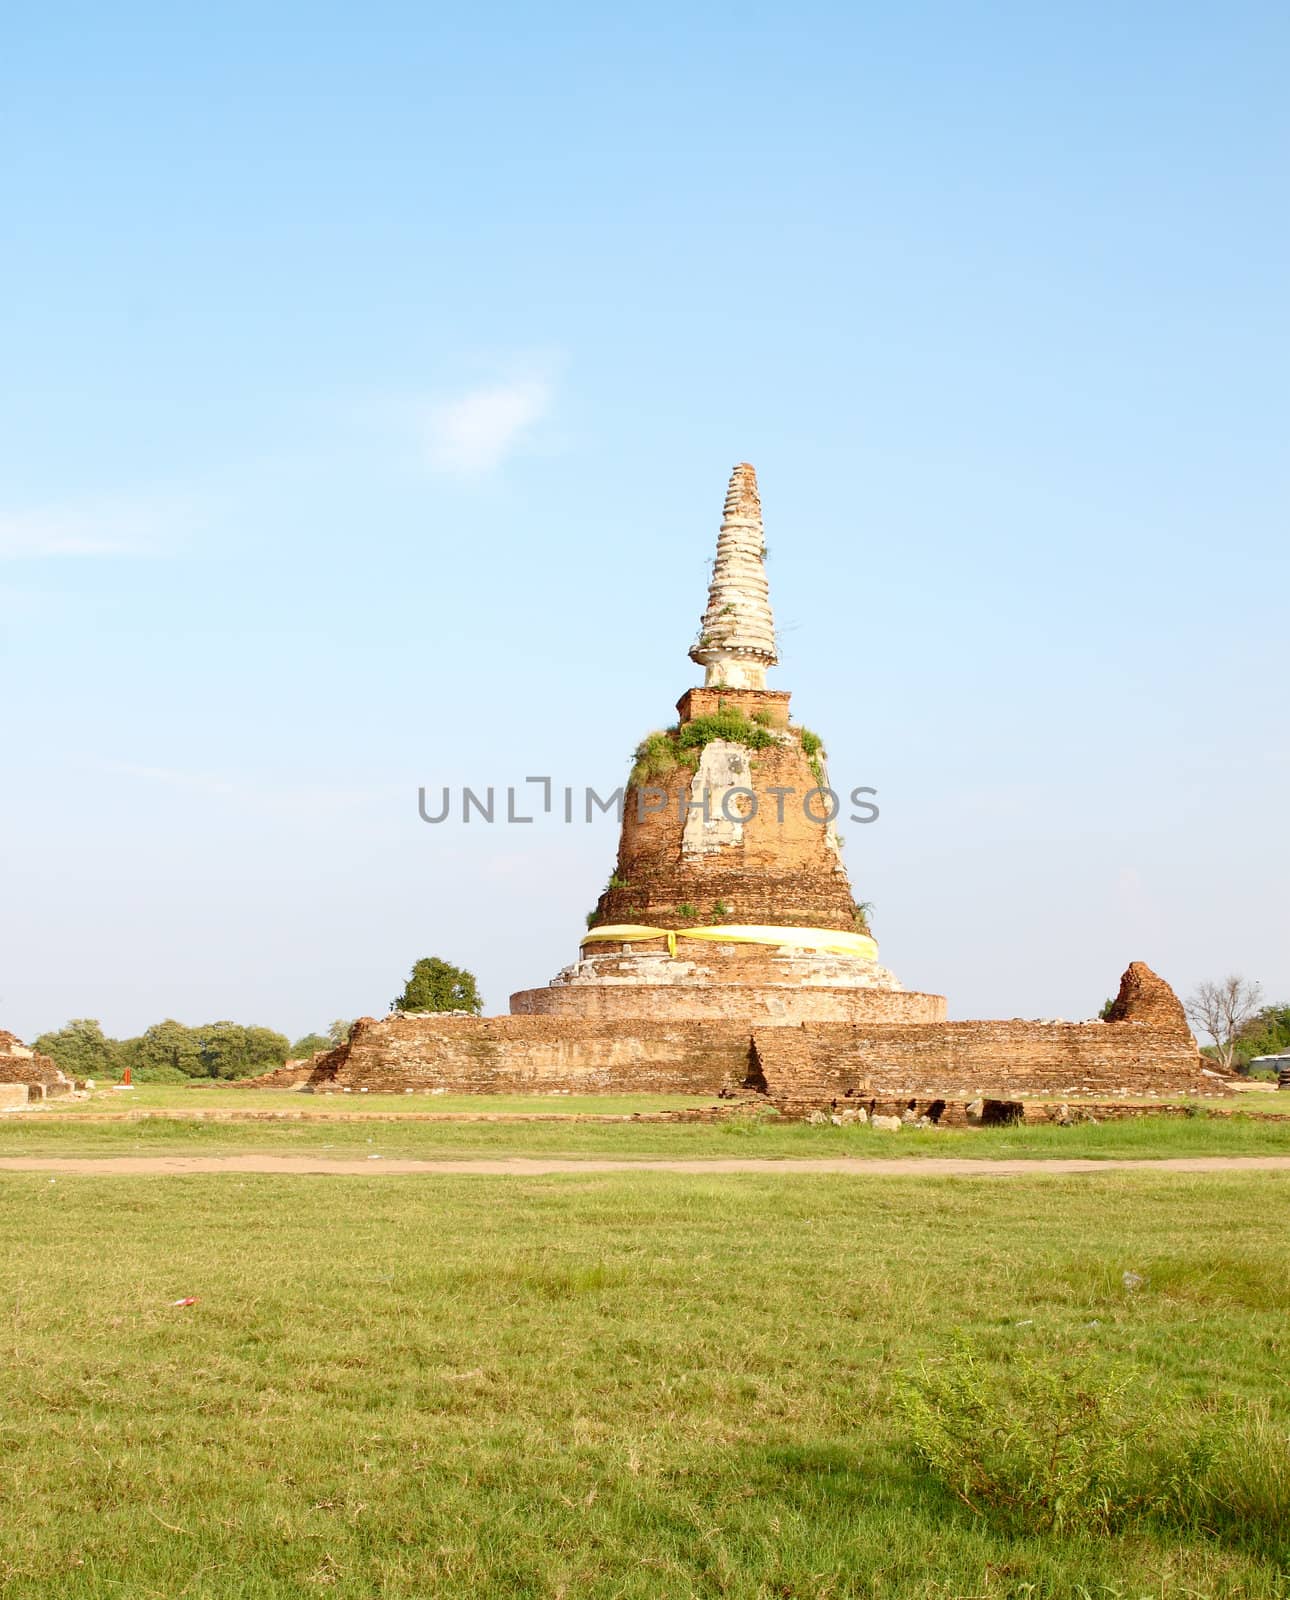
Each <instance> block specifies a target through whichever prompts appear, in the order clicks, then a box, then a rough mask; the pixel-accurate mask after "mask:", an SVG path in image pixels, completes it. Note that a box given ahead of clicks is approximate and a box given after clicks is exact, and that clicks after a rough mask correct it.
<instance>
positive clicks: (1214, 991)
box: [1185, 973, 1263, 1067]
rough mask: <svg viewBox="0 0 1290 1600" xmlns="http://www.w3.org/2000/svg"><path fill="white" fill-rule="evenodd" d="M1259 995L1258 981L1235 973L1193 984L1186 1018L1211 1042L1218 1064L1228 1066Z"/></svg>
mask: <svg viewBox="0 0 1290 1600" xmlns="http://www.w3.org/2000/svg"><path fill="white" fill-rule="evenodd" d="M1262 998H1263V989H1262V986H1261V985H1260V984H1257V983H1251V982H1250V981H1249V980H1248V979H1246V978H1238V977H1237V976H1236V974H1235V973H1232V974H1231V975H1230V976H1229V977H1226V978H1224V979H1223V980H1222V982H1220V983H1201V984H1197V986H1196V988H1195V989H1193V990H1192V992H1191V994H1190V995H1189V996H1188V999H1187V1002H1186V1006H1185V1009H1186V1012H1187V1020H1188V1021H1189V1022H1190V1023H1191V1025H1192V1027H1193V1028H1195V1029H1196V1030H1197V1031H1198V1032H1200V1033H1207V1034H1208V1035H1209V1037H1210V1038H1211V1039H1212V1040H1213V1041H1214V1052H1215V1056H1216V1059H1217V1060H1218V1062H1219V1064H1220V1065H1221V1066H1224V1067H1230V1066H1231V1065H1232V1058H1233V1056H1235V1054H1236V1049H1237V1037H1238V1035H1239V1034H1240V1032H1241V1030H1242V1028H1244V1027H1246V1026H1247V1024H1248V1023H1250V1022H1251V1021H1252V1020H1253V1018H1254V1017H1255V1016H1256V1015H1257V1014H1258V1010H1259V1002H1260V1001H1261V1000H1262Z"/></svg>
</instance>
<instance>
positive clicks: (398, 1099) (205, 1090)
mask: <svg viewBox="0 0 1290 1600" xmlns="http://www.w3.org/2000/svg"><path fill="white" fill-rule="evenodd" d="M715 1099H716V1096H715V1095H680V1094H676V1095H665V1094H617V1095H614V1094H584V1095H572V1094H544V1095H510V1094H508V1095H500V1094H476V1095H470V1094H304V1093H301V1092H298V1091H296V1090H286V1089H242V1088H239V1087H238V1086H237V1085H236V1084H232V1083H212V1084H209V1085H207V1084H187V1083H147V1084H139V1085H138V1086H137V1087H135V1088H133V1089H130V1090H124V1089H96V1090H95V1091H94V1092H93V1093H92V1094H91V1095H90V1097H89V1099H87V1100H52V1101H50V1102H49V1103H48V1105H47V1106H46V1107H44V1108H42V1115H45V1116H50V1115H57V1116H69V1117H74V1116H81V1115H87V1114H88V1115H91V1116H92V1115H95V1114H97V1113H99V1112H103V1111H111V1112H118V1111H193V1112H196V1113H199V1114H200V1113H201V1112H203V1111H289V1112H291V1113H292V1115H299V1116H323V1117H328V1116H335V1115H336V1114H337V1113H338V1112H344V1113H346V1114H347V1115H348V1114H351V1113H358V1112H377V1111H379V1112H386V1113H390V1112H398V1113H399V1114H400V1115H406V1113H408V1112H409V1111H412V1112H445V1111H453V1112H463V1111H466V1112H477V1113H482V1114H484V1115H487V1116H506V1115H512V1116H513V1115H517V1114H523V1115H534V1114H540V1115H543V1116H553V1115H555V1116H568V1115H569V1114H570V1113H575V1112H576V1113H578V1114H580V1115H587V1116H601V1117H605V1116H629V1115H631V1114H632V1113H633V1112H641V1111H682V1110H685V1109H686V1108H687V1107H691V1106H710V1105H712V1104H713V1103H714V1101H715ZM1287 1109H1288V1110H1290V1096H1287Z"/></svg>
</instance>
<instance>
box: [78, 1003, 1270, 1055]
mask: <svg viewBox="0 0 1290 1600" xmlns="http://www.w3.org/2000/svg"><path fill="white" fill-rule="evenodd" d="M69 1026H70V1024H69ZM1287 1051H1290V1005H1285V1006H1264V1007H1263V1009H1262V1010H1261V1011H1260V1012H1259V1013H1258V1015H1257V1016H1255V1017H1252V1018H1251V1019H1250V1021H1249V1022H1247V1023H1246V1024H1245V1026H1244V1027H1243V1028H1242V1029H1241V1030H1240V1032H1239V1033H1238V1034H1237V1038H1236V1055H1237V1059H1238V1060H1239V1061H1240V1062H1242V1063H1244V1062H1246V1061H1249V1060H1250V1058H1251V1057H1252V1056H1277V1055H1283V1054H1285V1052H1287Z"/></svg>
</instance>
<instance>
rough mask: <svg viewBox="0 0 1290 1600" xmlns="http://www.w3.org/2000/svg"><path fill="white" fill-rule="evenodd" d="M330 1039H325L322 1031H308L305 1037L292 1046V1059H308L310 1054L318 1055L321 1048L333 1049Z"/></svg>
mask: <svg viewBox="0 0 1290 1600" xmlns="http://www.w3.org/2000/svg"><path fill="white" fill-rule="evenodd" d="M332 1048H333V1046H332V1042H331V1040H330V1039H325V1038H324V1037H323V1036H322V1034H321V1033H306V1034H305V1035H304V1037H303V1038H300V1039H297V1040H296V1042H295V1044H293V1045H292V1046H291V1059H292V1060H293V1061H308V1059H309V1057H310V1056H316V1055H317V1054H318V1052H319V1051H320V1050H330V1049H332Z"/></svg>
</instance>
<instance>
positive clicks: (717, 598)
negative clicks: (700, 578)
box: [690, 461, 779, 689]
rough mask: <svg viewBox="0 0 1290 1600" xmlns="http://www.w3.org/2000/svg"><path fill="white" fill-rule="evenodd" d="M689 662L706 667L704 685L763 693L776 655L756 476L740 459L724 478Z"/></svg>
mask: <svg viewBox="0 0 1290 1600" xmlns="http://www.w3.org/2000/svg"><path fill="white" fill-rule="evenodd" d="M690 659H691V661H697V662H698V663H699V665H700V666H701V667H703V668H705V669H706V674H707V675H706V677H705V679H704V684H705V687H713V686H719V685H724V686H726V687H727V688H731V689H764V688H765V687H766V669H767V667H773V666H774V665H775V663H776V661H778V659H779V657H778V655H777V654H776V651H775V620H774V618H773V617H772V616H771V610H770V589H769V586H768V584H767V582H766V535H765V532H764V531H763V529H762V522H761V498H760V496H759V495H758V493H757V474H756V472H755V471H754V470H753V468H752V467H751V466H749V464H748V463H747V462H746V461H742V462H740V464H739V465H738V466H737V467H736V468H735V470H734V471H733V472H732V473H731V474H730V487H729V489H727V491H726V509H725V516H724V517H723V518H722V522H721V532H720V534H719V535H718V536H717V559H716V561H715V562H714V563H713V567H712V582H711V584H710V585H709V586H708V609H707V610H706V611H705V612H704V613H703V623H702V626H701V628H700V631H699V637H698V639H697V641H696V642H695V644H694V646H693V648H692V649H691V651H690Z"/></svg>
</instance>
